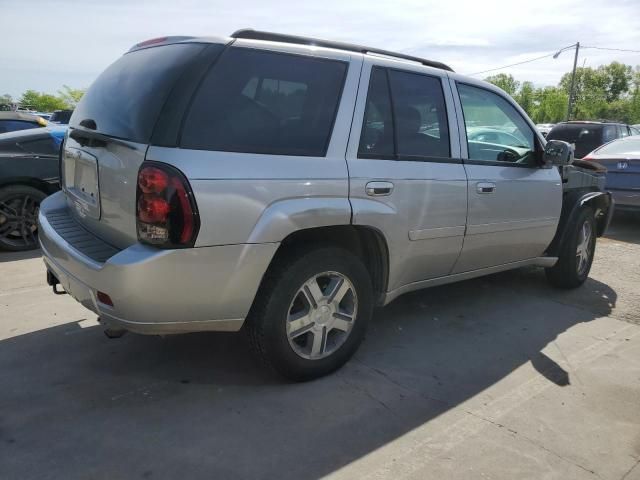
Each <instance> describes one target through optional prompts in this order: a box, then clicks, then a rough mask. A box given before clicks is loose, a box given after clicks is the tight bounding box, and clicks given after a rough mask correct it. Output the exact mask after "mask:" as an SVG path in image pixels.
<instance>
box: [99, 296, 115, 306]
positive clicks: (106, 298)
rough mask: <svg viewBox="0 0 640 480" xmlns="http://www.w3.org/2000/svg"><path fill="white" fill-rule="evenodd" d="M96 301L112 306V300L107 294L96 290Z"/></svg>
mask: <svg viewBox="0 0 640 480" xmlns="http://www.w3.org/2000/svg"><path fill="white" fill-rule="evenodd" d="M97 297H98V301H99V302H100V303H102V304H103V305H107V306H109V307H113V301H112V300H111V297H110V296H109V295H107V294H106V293H104V292H98V295H97Z"/></svg>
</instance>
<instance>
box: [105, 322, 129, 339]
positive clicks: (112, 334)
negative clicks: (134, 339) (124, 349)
mask: <svg viewBox="0 0 640 480" xmlns="http://www.w3.org/2000/svg"><path fill="white" fill-rule="evenodd" d="M98 322H100V323H102V319H101V318H100V317H98ZM125 333H127V331H126V330H125V329H124V328H114V327H110V326H109V325H107V324H105V327H104V334H105V335H106V336H107V338H120V337H122V336H123V335H124V334H125Z"/></svg>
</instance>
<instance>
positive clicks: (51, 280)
mask: <svg viewBox="0 0 640 480" xmlns="http://www.w3.org/2000/svg"><path fill="white" fill-rule="evenodd" d="M47 284H48V285H51V288H52V289H53V293H55V294H56V295H66V293H67V292H65V291H64V290H63V289H61V290H58V288H57V285H60V280H58V278H57V277H56V276H55V275H54V274H53V273H51V270H47Z"/></svg>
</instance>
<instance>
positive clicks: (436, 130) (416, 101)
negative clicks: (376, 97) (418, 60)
mask: <svg viewBox="0 0 640 480" xmlns="http://www.w3.org/2000/svg"><path fill="white" fill-rule="evenodd" d="M389 82H390V85H391V98H392V99H393V113H394V119H395V132H396V148H397V152H396V153H397V154H398V156H399V157H403V156H424V157H448V156H449V152H450V148H449V127H448V125H447V111H446V108H445V103H444V94H443V93H442V82H441V80H440V79H439V78H437V77H431V76H427V75H421V74H417V73H410V72H400V71H398V70H389Z"/></svg>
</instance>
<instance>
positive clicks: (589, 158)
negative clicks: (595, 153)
mask: <svg viewBox="0 0 640 480" xmlns="http://www.w3.org/2000/svg"><path fill="white" fill-rule="evenodd" d="M580 160H585V161H587V162H592V161H593V157H590V156H588V155H587V156H586V157H582V158H581V159H580Z"/></svg>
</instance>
